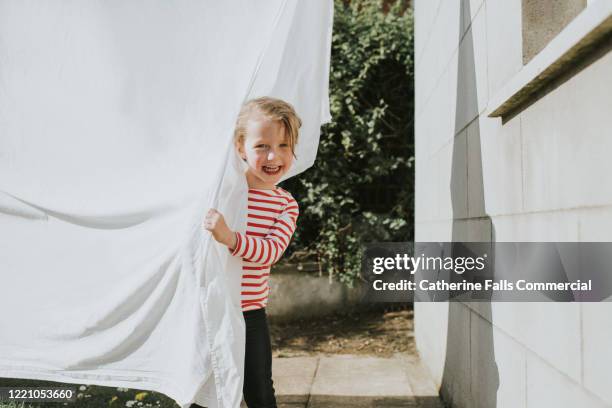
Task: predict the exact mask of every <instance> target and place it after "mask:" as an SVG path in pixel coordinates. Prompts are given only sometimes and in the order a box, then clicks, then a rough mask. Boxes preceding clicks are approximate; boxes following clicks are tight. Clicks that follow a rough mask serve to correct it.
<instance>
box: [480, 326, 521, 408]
mask: <svg viewBox="0 0 612 408" xmlns="http://www.w3.org/2000/svg"><path fill="white" fill-rule="evenodd" d="M481 321H482V320H481ZM493 339H494V345H495V346H494V347H495V361H496V362H497V370H498V375H499V388H498V389H497V401H496V402H497V404H496V405H495V407H496V408H525V407H526V404H527V395H526V391H527V390H526V388H527V384H526V381H527V378H526V355H525V354H526V352H525V349H524V348H523V347H522V346H521V345H520V344H519V343H517V342H516V341H515V340H514V339H513V338H512V337H509V336H508V335H506V334H505V333H503V332H502V331H500V330H499V329H497V328H494V329H493Z"/></svg>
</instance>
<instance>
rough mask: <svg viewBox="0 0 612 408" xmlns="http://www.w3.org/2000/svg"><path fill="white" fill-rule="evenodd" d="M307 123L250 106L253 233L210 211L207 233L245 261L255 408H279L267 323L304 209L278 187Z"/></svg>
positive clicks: (248, 394) (274, 107) (248, 368)
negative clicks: (278, 270) (273, 284)
mask: <svg viewBox="0 0 612 408" xmlns="http://www.w3.org/2000/svg"><path fill="white" fill-rule="evenodd" d="M300 126H301V120H300V118H299V117H298V116H297V114H296V112H295V110H294V109H293V107H292V106H291V105H290V104H288V103H287V102H284V101H282V100H279V99H274V98H269V97H263V98H258V99H253V100H250V101H248V102H246V103H245V104H244V105H243V107H242V109H241V111H240V114H239V116H238V120H237V123H236V130H235V132H234V144H235V147H236V152H237V153H238V154H239V155H240V157H241V158H242V160H244V161H245V162H246V163H247V165H248V169H247V171H246V173H245V176H246V180H247V183H248V185H249V195H248V215H247V228H246V231H245V232H239V231H232V230H230V229H229V228H228V226H227V224H226V223H225V220H224V219H223V215H222V214H221V213H219V212H218V211H217V210H215V209H210V210H209V211H208V213H207V215H206V218H205V221H204V227H205V228H206V229H207V230H209V231H211V232H212V234H213V237H214V238H215V240H217V241H218V242H220V243H222V244H224V245H226V246H227V247H228V249H229V251H230V252H231V254H232V255H233V256H237V257H240V258H242V279H241V304H242V312H243V316H244V320H245V324H246V350H245V367H244V388H243V393H244V400H245V401H246V403H247V405H248V407H249V408H264V407H265V408H268V407H276V398H275V396H274V387H273V385H272V349H271V346H270V334H269V332H268V322H267V319H266V304H267V302H268V294H269V291H270V288H269V285H268V277H269V275H270V266H271V265H273V264H274V263H275V262H277V261H278V260H279V259H280V257H281V255H282V254H283V252H284V251H285V249H286V248H287V245H288V244H289V241H290V240H291V237H292V235H293V232H294V231H295V228H296V222H297V217H298V205H297V203H296V201H295V199H294V198H293V197H292V196H291V194H290V193H289V192H287V191H286V190H283V189H282V188H280V187H277V186H276V184H277V183H278V182H279V180H280V179H281V177H282V176H283V175H284V174H285V173H286V172H287V171H288V170H289V168H290V167H291V165H292V163H293V158H294V157H295V153H294V148H295V145H296V143H297V139H298V129H299V128H300Z"/></svg>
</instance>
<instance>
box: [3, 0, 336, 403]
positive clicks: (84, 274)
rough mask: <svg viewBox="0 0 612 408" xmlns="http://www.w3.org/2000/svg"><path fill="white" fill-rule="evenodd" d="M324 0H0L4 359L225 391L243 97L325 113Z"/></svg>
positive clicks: (306, 147) (98, 380)
mask: <svg viewBox="0 0 612 408" xmlns="http://www.w3.org/2000/svg"><path fill="white" fill-rule="evenodd" d="M332 13H333V3H332V1H331V0H308V1H306V0H303V1H297V0H266V1H252V0H223V1H220V0H175V1H172V2H169V1H167V0H104V1H103V0H75V1H65V0H53V1H52V0H32V1H13V0H0V288H1V289H0V377H7V378H30V379H44V380H52V381H60V382H66V383H82V384H97V385H106V386H115V387H128V388H136V389H148V390H154V391H159V392H162V393H165V394H167V395H168V396H170V397H171V398H173V399H174V400H176V401H177V403H178V404H179V405H181V406H182V407H188V406H189V405H190V404H191V403H192V402H194V401H195V402H197V403H199V404H200V405H206V406H209V407H238V406H239V403H240V399H241V395H242V381H243V379H242V374H243V358H244V322H243V319H242V313H241V311H240V302H239V276H240V263H239V261H238V260H237V259H235V258H232V257H231V256H229V253H228V251H227V249H226V248H225V247H222V246H221V245H219V244H217V243H216V242H215V241H214V240H211V236H210V233H209V232H207V231H205V230H204V229H203V228H202V226H201V225H202V220H203V217H204V214H205V212H206V210H207V209H208V208H209V207H211V206H215V207H217V208H219V209H220V211H222V212H223V213H224V215H225V216H226V218H227V220H228V223H229V224H230V227H232V228H234V229H240V228H245V225H246V224H245V217H246V190H247V185H246V181H245V179H244V176H243V175H242V174H241V171H242V170H243V169H242V168H241V165H242V164H241V162H240V160H238V159H237V158H236V154H235V152H234V150H233V147H232V132H233V126H234V122H235V118H236V115H237V113H238V110H239V109H240V105H241V103H242V102H243V101H244V100H245V99H248V98H251V97H256V96H261V95H272V96H275V97H280V98H283V99H286V100H288V101H289V102H291V103H293V104H294V105H295V107H296V109H297V111H298V113H299V115H300V116H301V117H302V119H303V121H304V125H303V126H302V129H301V135H300V140H299V143H298V146H297V151H296V154H297V162H296V164H295V167H294V168H293V169H292V171H291V173H290V174H289V176H291V175H295V174H297V173H300V172H301V171H303V170H305V169H306V168H308V167H309V166H311V165H312V163H313V162H314V159H315V156H316V150H317V144H318V140H319V130H320V124H321V123H323V122H326V121H327V120H329V102H328V89H327V85H328V75H329V57H330V56H329V52H330V42H331V26H332Z"/></svg>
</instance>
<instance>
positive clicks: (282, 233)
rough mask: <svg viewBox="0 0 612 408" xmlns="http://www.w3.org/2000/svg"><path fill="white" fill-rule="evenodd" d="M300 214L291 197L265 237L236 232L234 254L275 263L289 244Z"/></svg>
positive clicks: (246, 258) (267, 263)
mask: <svg viewBox="0 0 612 408" xmlns="http://www.w3.org/2000/svg"><path fill="white" fill-rule="evenodd" d="M298 215H299V208H298V205H297V202H296V201H295V200H294V199H293V198H291V200H289V201H288V203H287V205H286V206H285V208H284V209H283V211H282V212H281V213H280V214H279V216H278V217H277V218H276V220H275V221H274V224H273V225H272V226H271V227H270V232H268V234H267V235H266V236H265V237H258V236H253V235H247V234H243V233H241V232H236V248H235V249H234V251H233V252H232V255H234V256H238V257H240V258H242V259H244V260H246V261H249V262H253V263H255V264H258V265H272V264H275V263H276V262H278V260H279V259H280V257H281V256H282V255H283V253H284V252H285V249H287V246H289V242H290V241H291V237H292V236H293V233H294V232H295V228H296V226H297V217H298ZM262 235H263V234H262Z"/></svg>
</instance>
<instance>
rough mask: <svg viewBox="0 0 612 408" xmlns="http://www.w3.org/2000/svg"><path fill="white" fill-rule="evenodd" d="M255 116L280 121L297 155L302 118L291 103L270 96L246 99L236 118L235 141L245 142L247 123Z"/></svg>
mask: <svg viewBox="0 0 612 408" xmlns="http://www.w3.org/2000/svg"><path fill="white" fill-rule="evenodd" d="M255 118H260V119H267V120H271V121H278V122H280V123H281V124H282V125H283V127H284V128H285V134H286V136H287V139H288V140H289V147H290V148H291V153H293V155H294V156H295V145H296V144H297V142H298V131H299V128H300V127H301V126H302V120H301V119H300V117H299V116H298V115H297V113H296V112H295V109H294V108H293V106H292V105H291V104H290V103H288V102H285V101H283V100H282V99H276V98H271V97H269V96H263V97H261V98H256V99H251V100H248V101H246V102H245V103H244V104H243V105H242V108H241V109H240V113H239V114H238V119H237V120H236V128H235V130H234V142H235V143H242V142H244V138H245V136H246V127H247V124H248V122H249V120H251V119H255Z"/></svg>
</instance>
